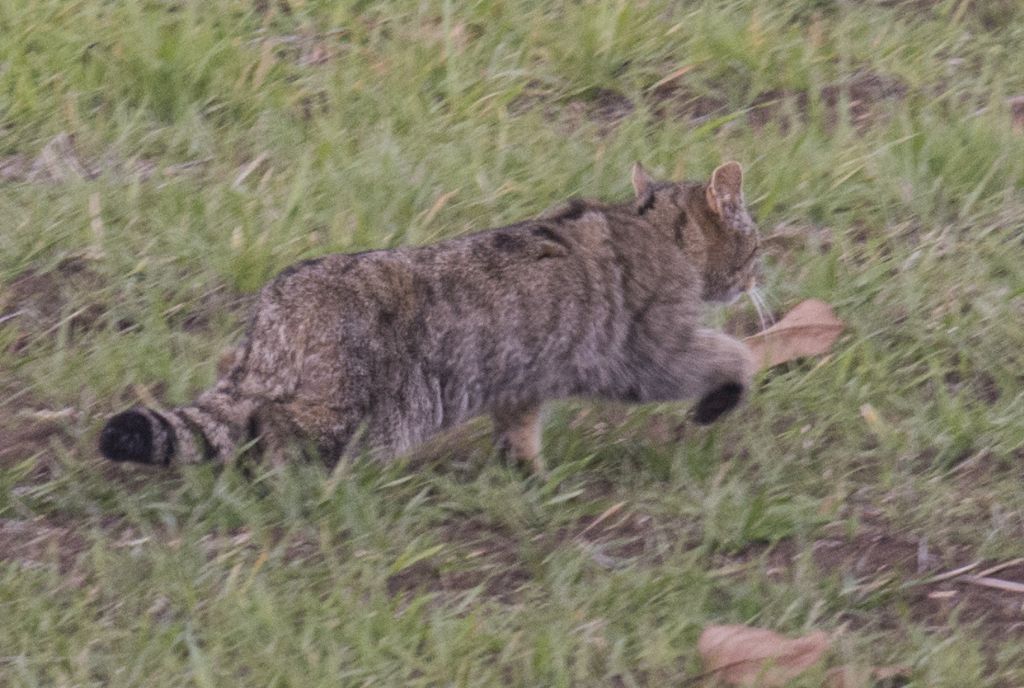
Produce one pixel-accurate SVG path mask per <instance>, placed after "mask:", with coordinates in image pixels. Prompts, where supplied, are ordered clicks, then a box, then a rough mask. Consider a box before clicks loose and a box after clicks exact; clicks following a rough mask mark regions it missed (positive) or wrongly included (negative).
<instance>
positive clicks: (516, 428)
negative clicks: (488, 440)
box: [491, 404, 544, 475]
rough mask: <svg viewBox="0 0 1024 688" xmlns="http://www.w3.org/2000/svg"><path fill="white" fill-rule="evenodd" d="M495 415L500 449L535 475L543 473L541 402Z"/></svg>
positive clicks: (503, 454) (496, 433)
mask: <svg viewBox="0 0 1024 688" xmlns="http://www.w3.org/2000/svg"><path fill="white" fill-rule="evenodd" d="M491 415H492V418H493V419H494V441H495V446H496V447H497V449H498V452H499V453H500V454H501V455H502V456H503V457H504V458H505V459H507V460H508V461H509V462H510V463H514V464H517V465H521V466H524V467H526V468H527V469H528V470H529V471H530V472H532V473H534V474H538V475H539V474H542V473H543V472H544V457H543V455H542V454H541V406H540V404H533V405H524V406H518V407H515V408H505V409H498V410H496V411H494V412H493V413H492V414H491Z"/></svg>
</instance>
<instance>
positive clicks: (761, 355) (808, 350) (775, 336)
mask: <svg viewBox="0 0 1024 688" xmlns="http://www.w3.org/2000/svg"><path fill="white" fill-rule="evenodd" d="M843 327H844V324H843V321H842V320H840V319H839V318H837V317H836V314H835V312H834V311H833V310H832V307H831V306H830V305H828V304H827V303H825V302H824V301H819V300H817V299H808V300H807V301H802V302H801V303H799V304H797V305H796V307H795V308H793V310H791V311H790V312H789V313H786V315H785V316H783V318H782V320H780V321H779V322H777V323H775V324H774V325H772V326H771V327H769V328H768V329H767V330H763V331H761V332H758V333H757V334H755V335H751V336H750V337H747V338H746V339H744V340H743V341H744V343H745V344H746V345H747V346H748V347H749V348H750V350H751V352H752V353H753V355H754V360H755V361H757V364H758V368H760V369H765V368H771V367H772V366H777V365H779V364H780V363H785V362H787V361H792V360H793V359H795V358H800V357H802V356H818V355H820V354H824V353H827V352H828V350H829V349H831V348H832V345H833V344H835V341H836V339H838V338H839V335H840V333H841V332H842V331H843Z"/></svg>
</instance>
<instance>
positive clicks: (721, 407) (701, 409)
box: [693, 382, 743, 425]
mask: <svg viewBox="0 0 1024 688" xmlns="http://www.w3.org/2000/svg"><path fill="white" fill-rule="evenodd" d="M742 396H743V385H740V384H737V383H735V382H730V383H728V384H725V385H722V386H721V387H719V388H717V389H715V390H713V391H711V392H708V393H707V394H705V395H704V397H703V398H701V400H700V401H698V402H697V408H696V409H694V412H693V420H694V421H696V422H697V423H699V424H700V425H708V424H709V423H714V422H715V421H716V420H718V418H719V417H720V416H721V415H723V414H725V413H728V412H729V411H732V410H733V409H734V408H736V405H737V404H739V403H740V398H741V397H742Z"/></svg>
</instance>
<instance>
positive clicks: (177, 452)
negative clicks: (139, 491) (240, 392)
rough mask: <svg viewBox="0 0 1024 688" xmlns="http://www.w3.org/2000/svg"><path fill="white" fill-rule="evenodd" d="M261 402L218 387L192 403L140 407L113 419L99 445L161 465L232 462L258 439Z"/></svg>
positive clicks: (114, 455) (107, 452)
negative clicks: (257, 415)
mask: <svg viewBox="0 0 1024 688" xmlns="http://www.w3.org/2000/svg"><path fill="white" fill-rule="evenodd" d="M255 410H256V408H255V404H253V403H252V402H251V401H247V400H240V399H238V398H237V397H235V396H234V395H231V394H228V393H226V390H225V389H224V388H223V387H221V386H220V385H218V387H216V388H214V389H211V390H209V391H207V392H204V393H203V394H202V395H200V396H199V398H198V399H196V401H195V403H194V404H192V405H191V406H182V407H179V408H174V409H170V410H168V411H162V410H161V411H156V410H154V409H151V408H145V407H141V406H140V407H136V408H133V409H129V410H127V411H124V412H122V413H118V414H117V415H115V416H113V417H112V418H110V420H108V421H107V424H106V425H105V426H104V428H103V431H102V432H101V433H100V438H99V450H100V453H101V454H103V456H105V457H107V458H108V459H110V460H111V461H133V462H136V463H148V464H156V465H164V466H166V465H169V464H171V463H172V462H174V463H199V462H200V461H208V460H211V459H212V460H218V461H226V460H228V459H230V458H231V457H233V456H234V455H235V454H236V453H238V452H239V451H240V450H241V449H242V448H243V447H244V446H245V445H246V444H247V443H249V442H251V441H253V440H255V439H256V429H255V423H254V422H253V420H252V419H253V417H254V412H255Z"/></svg>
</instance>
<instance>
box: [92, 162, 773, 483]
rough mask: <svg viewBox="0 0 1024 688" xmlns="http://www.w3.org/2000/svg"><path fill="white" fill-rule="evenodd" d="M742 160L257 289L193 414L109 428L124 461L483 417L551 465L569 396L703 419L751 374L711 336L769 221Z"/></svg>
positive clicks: (309, 266) (336, 260)
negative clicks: (759, 214)
mask: <svg viewBox="0 0 1024 688" xmlns="http://www.w3.org/2000/svg"><path fill="white" fill-rule="evenodd" d="M742 182H743V171H742V168H741V167H740V165H739V164H738V163H736V162H728V163H725V164H723V165H721V166H720V167H718V168H717V169H715V171H714V172H713V174H712V175H711V179H710V180H709V181H708V182H706V183H700V182H678V183H677V182H656V181H654V180H653V179H652V178H651V177H650V175H649V174H648V173H647V172H646V170H644V168H643V167H642V166H641V165H640V164H639V163H637V164H636V165H634V167H633V172H632V183H633V189H634V191H635V198H634V199H631V200H629V201H626V202H622V203H617V204H605V203H601V202H597V201H583V200H578V199H577V200H572V201H569V202H567V203H566V204H564V205H562V206H561V207H559V208H558V209H556V210H554V211H551V212H548V213H546V214H544V215H541V216H539V217H537V218H536V219H531V220H526V221H524V222H520V223H517V224H514V225H510V226H507V227H501V228H498V229H490V230H485V231H481V232H476V233H473V234H469V235H467V236H463V237H460V238H455V239H451V240H448V241H443V242H440V243H437V244H434V245H429V246H423V247H417V248H397V249H391V250H378V251H367V252H364V253H356V254H334V255H327V256H324V257H322V258H317V259H313V260H306V261H302V262H300V263H297V264H295V265H292V266H291V267H289V268H287V269H285V270H284V271H283V272H281V273H280V274H279V275H277V277H276V278H274V279H273V280H272V281H271V282H270V283H269V284H267V285H266V286H265V287H264V288H263V289H262V291H261V292H260V295H259V298H258V301H257V304H256V306H255V311H254V313H253V315H252V317H251V320H250V322H249V326H248V331H247V334H246V337H245V341H244V343H243V344H242V345H241V346H240V347H239V349H238V354H237V356H236V357H235V359H234V361H233V363H231V365H230V366H228V368H227V370H226V371H224V373H223V374H222V375H221V376H220V378H219V379H218V381H217V382H216V384H215V385H214V387H213V388H212V389H209V390H207V391H205V392H203V393H202V394H200V395H199V397H198V398H197V399H196V400H195V401H194V402H193V403H192V404H191V405H189V406H184V407H181V408H175V409H171V410H166V411H165V410H156V409H152V408H142V407H139V408H134V409H131V410H128V411H125V412H123V413H119V414H117V415H115V416H113V417H112V418H110V420H109V421H108V422H107V424H106V426H105V427H104V428H103V430H102V432H101V433H100V438H99V449H100V452H101V453H102V454H103V455H104V456H106V457H107V458H109V459H112V460H114V461H136V462H141V463H155V464H169V463H171V462H172V461H176V462H182V463H190V462H197V461H201V460H208V459H215V460H218V461H226V460H230V459H231V458H232V457H233V456H235V455H236V454H238V453H239V451H240V450H242V449H243V448H247V447H249V446H252V445H256V446H258V447H260V448H261V449H262V450H263V451H264V452H270V453H271V455H272V456H274V457H278V456H281V452H283V451H285V449H286V447H287V446H288V443H289V442H290V441H292V440H299V441H301V442H303V443H305V444H306V445H307V446H311V447H313V448H314V449H315V450H316V451H317V452H318V453H319V454H320V456H322V457H324V458H326V459H328V460H336V459H338V458H340V457H342V456H343V455H347V454H349V453H353V452H360V451H369V452H371V453H373V454H376V455H379V456H382V457H393V456H395V455H399V454H402V453H404V452H407V451H408V450H410V449H412V448H413V447H415V446H417V445H418V444H420V443H422V442H424V441H425V440H427V439H429V438H430V437H431V436H433V435H435V434H437V433H439V432H440V431H442V430H444V429H446V428H450V427H452V426H454V425H456V424H459V423H462V422H463V421H466V420H469V419H470V418H472V417H474V416H478V415H481V414H490V415H491V416H492V418H493V420H494V432H495V439H496V443H497V445H498V447H499V449H500V450H501V451H502V452H503V453H504V454H505V455H506V456H507V457H509V458H510V459H513V460H516V461H521V462H525V465H526V467H529V468H532V469H533V470H542V467H543V464H542V460H541V446H540V424H541V406H542V404H543V403H544V402H546V401H550V400H555V399H565V398H569V397H583V398H587V397H589V398H601V399H609V400H616V401H621V402H627V403H645V402H656V401H670V400H683V399H698V402H697V405H696V408H695V410H694V414H693V416H694V419H695V420H696V421H697V422H698V423H702V424H706V423H710V422H712V421H714V420H715V419H716V418H718V417H719V416H721V415H722V414H724V413H726V412H727V411H729V410H731V409H732V408H733V407H734V406H736V404H737V403H738V402H739V401H740V399H741V397H742V396H743V394H744V391H745V390H746V388H747V387H748V385H749V384H750V381H751V378H752V375H753V372H754V365H753V361H752V359H751V356H750V354H749V352H748V350H747V349H746V347H745V346H744V345H743V344H742V343H741V342H739V341H737V340H736V339H733V338H731V337H728V336H726V335H725V334H723V333H721V332H717V331H714V330H710V329H706V328H702V327H701V326H700V313H701V310H702V302H709V301H710V302H730V301H732V300H734V299H735V298H737V297H738V296H739V295H740V294H741V293H742V292H744V291H746V290H747V289H750V288H751V287H753V285H754V282H755V276H756V274H757V272H758V265H759V256H758V253H759V244H760V241H759V238H758V232H757V227H756V226H755V224H754V222H753V220H752V219H751V217H750V215H749V213H748V212H747V209H746V206H745V202H744V198H743V191H742Z"/></svg>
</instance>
